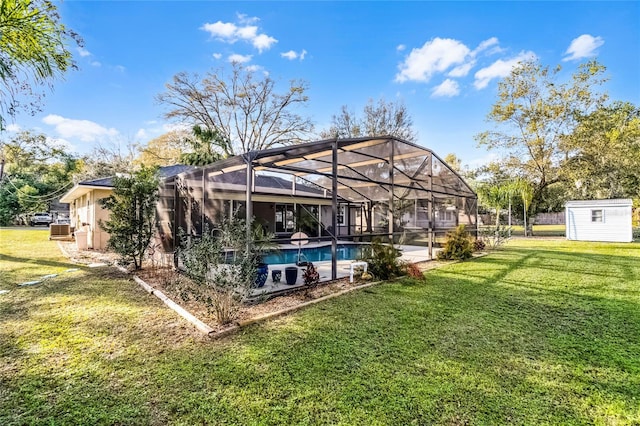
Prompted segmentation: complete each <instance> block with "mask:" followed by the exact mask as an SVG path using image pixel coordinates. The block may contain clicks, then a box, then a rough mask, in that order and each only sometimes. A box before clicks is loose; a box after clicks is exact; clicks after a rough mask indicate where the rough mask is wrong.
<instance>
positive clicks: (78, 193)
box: [60, 165, 195, 250]
mask: <svg viewBox="0 0 640 426" xmlns="http://www.w3.org/2000/svg"><path fill="white" fill-rule="evenodd" d="M194 168H195V167H193V166H185V165H174V166H167V167H161V168H160V169H159V171H158V173H159V175H160V179H161V180H164V179H170V178H172V177H174V176H175V175H176V174H178V173H182V172H185V171H188V170H192V169H194ZM112 192H113V177H106V178H101V179H92V180H86V181H83V182H80V183H78V184H76V185H74V186H73V188H71V189H70V190H69V191H68V192H67V193H66V194H64V195H63V196H62V198H60V202H61V203H68V204H69V219H70V223H71V226H72V227H74V228H75V229H77V230H79V229H81V228H82V229H84V230H85V231H86V238H87V241H86V244H81V245H80V246H83V247H84V246H86V247H87V248H90V249H95V250H104V249H105V248H106V247H107V241H109V234H107V233H106V232H105V231H103V230H102V228H100V225H99V223H100V221H106V220H108V219H109V211H108V210H105V209H103V208H102V206H101V205H100V202H99V200H100V199H102V198H107V197H108V196H110V195H111V193H112Z"/></svg>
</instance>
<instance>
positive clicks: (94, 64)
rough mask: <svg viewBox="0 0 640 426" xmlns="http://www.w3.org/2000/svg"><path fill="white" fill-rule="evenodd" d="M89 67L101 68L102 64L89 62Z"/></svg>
mask: <svg viewBox="0 0 640 426" xmlns="http://www.w3.org/2000/svg"><path fill="white" fill-rule="evenodd" d="M89 65H91V66H92V67H101V66H102V64H101V63H100V62H98V61H91V62H90V63H89Z"/></svg>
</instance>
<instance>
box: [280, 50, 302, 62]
mask: <svg viewBox="0 0 640 426" xmlns="http://www.w3.org/2000/svg"><path fill="white" fill-rule="evenodd" d="M280 56H282V57H283V58H287V59H289V60H290V61H293V60H294V59H296V58H297V57H298V53H296V52H295V51H293V50H290V51H288V52H284V53H281V54H280Z"/></svg>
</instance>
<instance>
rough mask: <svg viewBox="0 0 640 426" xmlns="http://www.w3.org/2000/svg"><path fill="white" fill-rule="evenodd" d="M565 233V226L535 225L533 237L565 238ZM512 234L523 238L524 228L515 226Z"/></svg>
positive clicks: (512, 228)
mask: <svg viewBox="0 0 640 426" xmlns="http://www.w3.org/2000/svg"><path fill="white" fill-rule="evenodd" d="M565 232H566V227H565V225H533V235H534V236H536V237H564V236H565ZM511 233H512V235H515V236H523V235H524V226H522V225H513V226H512V227H511Z"/></svg>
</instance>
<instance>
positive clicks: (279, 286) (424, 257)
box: [251, 245, 439, 298]
mask: <svg viewBox="0 0 640 426" xmlns="http://www.w3.org/2000/svg"><path fill="white" fill-rule="evenodd" d="M396 247H397V248H399V249H400V250H401V251H402V256H401V257H400V258H401V260H403V261H405V262H411V263H417V262H427V261H430V260H432V259H431V258H430V257H429V250H428V247H421V246H410V245H396ZM283 248H288V249H292V248H296V249H297V246H294V245H283ZM438 250H439V249H437V248H434V249H433V251H434V258H435V256H436V255H437V252H438ZM353 262H357V260H339V261H338V262H337V279H342V278H349V276H350V274H351V264H352V263H353ZM313 266H315V267H316V269H317V271H318V273H319V274H320V282H321V283H322V282H326V281H329V280H331V260H325V261H314V262H313ZM287 267H294V268H297V269H298V276H297V279H296V281H295V284H292V285H289V284H287V283H286V278H285V269H286V268H287ZM305 269H306V266H296V264H295V263H283V264H273V265H269V275H268V277H267V281H266V283H265V285H264V286H263V287H260V288H256V289H254V290H253V291H252V294H251V298H256V297H260V296H276V295H279V294H284V293H288V292H291V291H292V290H296V289H299V288H301V287H303V286H304V281H303V278H302V275H303V273H304V271H305ZM274 270H279V271H281V278H280V281H279V282H274V281H273V276H272V272H273V271H274Z"/></svg>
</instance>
